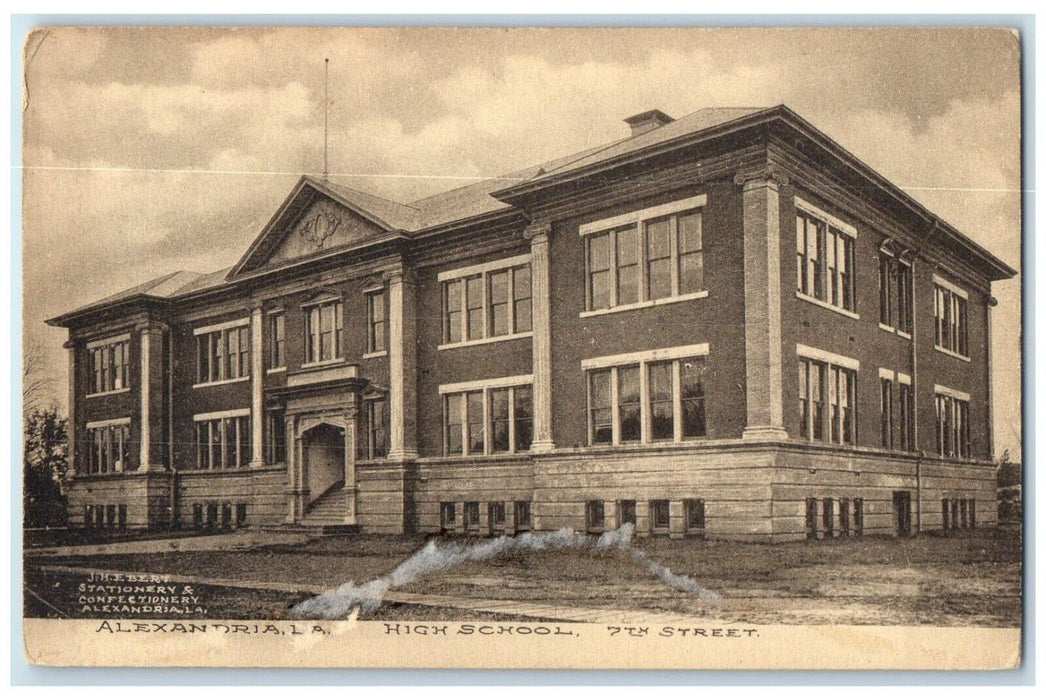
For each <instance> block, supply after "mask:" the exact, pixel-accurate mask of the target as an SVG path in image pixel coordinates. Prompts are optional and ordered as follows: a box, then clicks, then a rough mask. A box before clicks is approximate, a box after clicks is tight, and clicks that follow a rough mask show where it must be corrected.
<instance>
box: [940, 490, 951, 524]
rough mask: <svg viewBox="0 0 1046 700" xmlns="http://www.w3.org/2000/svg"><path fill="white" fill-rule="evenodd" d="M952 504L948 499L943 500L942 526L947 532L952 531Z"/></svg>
mask: <svg viewBox="0 0 1046 700" xmlns="http://www.w3.org/2000/svg"><path fill="white" fill-rule="evenodd" d="M951 512H952V509H951V502H950V501H949V500H948V499H947V498H942V499H941V525H942V529H943V530H944V531H945V532H948V531H949V530H951V529H952V520H951Z"/></svg>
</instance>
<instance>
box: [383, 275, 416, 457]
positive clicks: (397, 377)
mask: <svg viewBox="0 0 1046 700" xmlns="http://www.w3.org/2000/svg"><path fill="white" fill-rule="evenodd" d="M388 284H389V459H391V460H409V459H415V458H417V456H418V450H417V437H416V434H415V433H416V429H415V422H416V421H415V418H414V416H415V415H416V413H415V405H414V404H415V401H414V399H415V394H416V393H417V388H416V379H415V376H414V370H415V364H416V357H417V338H416V334H415V323H414V317H415V309H414V281H413V279H412V277H411V275H410V274H409V273H408V272H407V271H404V270H396V271H394V272H392V273H390V274H389V275H388Z"/></svg>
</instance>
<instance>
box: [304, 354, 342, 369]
mask: <svg viewBox="0 0 1046 700" xmlns="http://www.w3.org/2000/svg"><path fill="white" fill-rule="evenodd" d="M343 364H345V358H344V357H335V358H334V359H333V360H320V361H318V362H306V363H304V364H303V365H302V366H301V369H303V370H309V369H316V368H318V367H330V366H331V365H343Z"/></svg>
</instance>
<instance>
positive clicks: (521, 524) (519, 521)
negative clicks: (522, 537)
mask: <svg viewBox="0 0 1046 700" xmlns="http://www.w3.org/2000/svg"><path fill="white" fill-rule="evenodd" d="M531 524H532V523H531V520H530V501H516V529H517V530H523V529H526V528H530V527H531Z"/></svg>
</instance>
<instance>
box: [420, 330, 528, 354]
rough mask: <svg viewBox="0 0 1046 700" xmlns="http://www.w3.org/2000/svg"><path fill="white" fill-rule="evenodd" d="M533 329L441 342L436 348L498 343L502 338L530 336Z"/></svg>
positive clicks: (515, 338) (514, 338) (444, 348)
mask: <svg viewBox="0 0 1046 700" xmlns="http://www.w3.org/2000/svg"><path fill="white" fill-rule="evenodd" d="M533 336H534V331H524V332H522V333H513V334H511V335H495V336H492V337H490V338H477V339H476V340H460V341H458V342H456V343H442V344H440V345H438V346H437V347H436V349H437V350H448V349H450V348H463V347H467V346H470V345H486V344H487V343H498V342H501V341H502V340H518V339H520V338H532V337H533Z"/></svg>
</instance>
